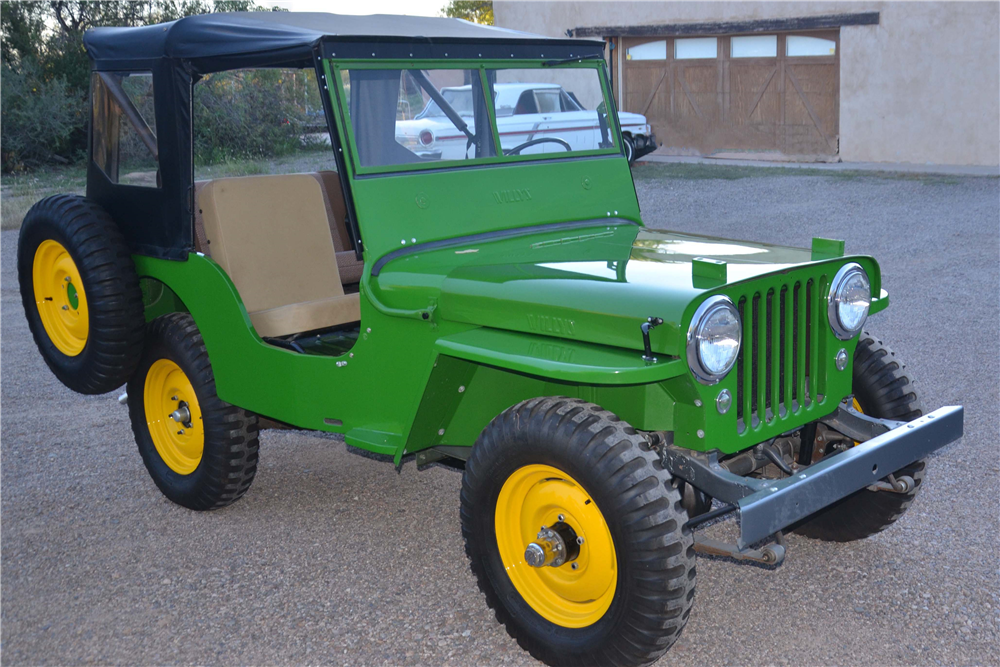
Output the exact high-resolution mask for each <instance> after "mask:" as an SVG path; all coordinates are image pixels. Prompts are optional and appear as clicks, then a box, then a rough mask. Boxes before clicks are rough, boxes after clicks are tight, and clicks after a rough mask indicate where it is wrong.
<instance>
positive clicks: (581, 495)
mask: <svg viewBox="0 0 1000 667" xmlns="http://www.w3.org/2000/svg"><path fill="white" fill-rule="evenodd" d="M687 518H688V516H687V513H686V512H685V511H684V509H683V508H682V507H681V499H680V495H679V494H678V492H677V490H676V489H674V488H673V486H672V485H671V484H670V474H669V473H668V472H667V471H666V470H664V469H663V467H662V465H661V464H660V462H659V459H658V457H657V456H656V454H655V453H654V452H652V451H650V449H649V446H648V443H647V441H646V439H645V438H644V437H643V436H642V435H640V434H638V433H637V432H636V431H635V430H634V429H633V428H631V427H630V426H629V425H628V424H626V423H624V422H622V421H621V420H619V419H618V417H616V416H615V415H613V414H612V413H610V412H607V411H605V410H603V409H601V408H600V407H598V406H596V405H593V404H590V403H586V402H584V401H581V400H577V399H569V398H537V399H532V400H529V401H525V402H523V403H519V404H518V405H515V406H514V407H512V408H509V409H508V410H506V411H504V412H503V413H502V414H501V415H500V416H499V417H497V418H496V419H494V420H493V421H492V422H491V423H490V425H489V426H487V427H486V429H485V430H484V431H483V433H482V435H480V437H479V440H478V441H477V442H476V445H475V447H474V448H473V450H472V455H471V457H470V458H469V460H468V462H467V463H466V468H465V473H464V476H463V480H462V534H463V536H464V538H465V549H466V553H467V554H468V556H469V559H470V562H471V567H472V571H473V573H474V574H475V576H476V578H477V580H478V583H479V588H480V589H481V590H482V591H483V593H484V594H485V596H486V601H487V604H489V606H490V607H491V608H493V610H494V611H495V613H496V616H497V619H498V620H499V621H500V622H501V623H503V624H504V625H505V626H506V628H507V632H508V633H509V634H510V635H511V636H512V637H514V638H515V639H516V640H517V641H518V643H519V644H520V645H521V646H522V647H523V648H524V649H526V650H527V651H528V652H530V653H531V654H532V655H533V656H534V657H535V658H537V659H539V660H542V661H543V662H546V663H548V664H550V665H580V664H601V665H645V664H648V663H650V662H652V661H654V660H656V659H657V658H658V657H659V656H661V655H662V654H663V653H664V652H666V650H667V649H668V648H669V647H670V646H671V645H672V644H673V643H674V641H676V640H677V637H678V636H679V635H680V633H681V630H682V629H683V628H684V625H685V623H686V622H687V619H688V615H689V614H690V612H691V606H692V603H693V600H694V586H695V554H694V547H693V536H692V534H691V531H690V530H688V529H685V528H684V524H685V522H686V521H687Z"/></svg>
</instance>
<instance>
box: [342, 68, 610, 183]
mask: <svg viewBox="0 0 1000 667" xmlns="http://www.w3.org/2000/svg"><path fill="white" fill-rule="evenodd" d="M546 62H547V61H545V60H454V61H443V60H353V59H351V60H348V59H343V60H334V59H324V60H323V69H324V72H325V74H326V81H328V82H330V83H331V84H332V86H331V88H332V90H330V91H329V93H330V95H331V98H332V99H331V102H332V106H333V109H334V121H335V122H336V123H337V124H338V125H339V128H340V129H341V131H342V133H343V136H344V137H345V138H346V139H347V141H346V142H345V146H344V148H345V149H347V151H348V153H349V155H348V156H347V159H346V160H345V162H346V163H347V166H348V169H349V171H350V173H351V175H352V177H354V176H358V177H362V176H379V175H390V174H399V173H408V172H425V171H440V170H443V169H472V168H481V167H489V166H497V165H508V164H515V163H519V162H538V161H540V160H544V161H551V160H560V161H561V160H579V159H589V158H594V157H611V156H624V153H623V147H622V138H621V128H620V127H619V123H618V114H617V112H616V106H615V104H614V102H613V97H612V94H611V87H610V84H609V82H608V76H607V68H606V63H605V62H604V60H603V59H592V60H583V61H578V62H571V63H565V64H560V65H557V66H556V67H558V68H559V69H570V68H573V69H593V70H597V76H598V77H599V79H600V85H601V93H602V95H603V97H604V104H605V109H606V110H608V113H607V119H608V131H609V132H610V133H611V135H612V138H613V140H614V144H615V145H614V146H612V147H608V148H595V149H587V150H579V151H572V152H569V153H566V154H565V155H561V154H558V153H535V154H528V155H504V154H503V148H502V147H501V145H500V134H499V129H498V127H497V116H496V108H495V105H494V104H492V103H490V104H487V105H486V112H487V115H488V116H489V120H490V125H491V130H492V133H493V141H494V143H495V147H496V155H495V156H491V157H480V158H471V159H468V160H439V161H428V162H426V163H416V164H394V165H381V166H362V165H361V163H360V160H359V159H358V155H359V154H358V149H357V144H356V141H355V136H354V128H353V126H352V125H351V118H350V111H349V109H348V108H347V104H346V102H347V93H346V90H345V89H344V85H343V78H342V75H341V73H342V72H345V71H350V70H352V69H355V70H358V69H400V70H405V69H411V70H412V69H416V70H434V69H461V70H471V71H478V72H479V85H480V86H482V89H483V90H484V91H488V90H489V82H488V76H487V70H505V69H538V70H542V69H552V68H553V67H552V66H551V65H546ZM567 94H568V93H567Z"/></svg>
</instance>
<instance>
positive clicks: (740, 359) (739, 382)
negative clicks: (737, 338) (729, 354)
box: [736, 297, 747, 433]
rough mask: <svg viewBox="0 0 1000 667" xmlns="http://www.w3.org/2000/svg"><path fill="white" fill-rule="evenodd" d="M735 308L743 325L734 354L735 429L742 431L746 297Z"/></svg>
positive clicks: (743, 427)
mask: <svg viewBox="0 0 1000 667" xmlns="http://www.w3.org/2000/svg"><path fill="white" fill-rule="evenodd" d="M736 310H738V311H739V313H740V323H741V325H742V326H743V336H742V338H743V341H742V343H741V344H740V351H739V354H737V355H736V423H737V429H738V430H739V432H740V433H742V432H743V431H744V430H745V429H746V426H745V424H744V422H743V418H744V410H743V401H744V399H745V393H746V392H744V390H743V381H744V375H745V374H746V369H745V367H746V349H747V346H746V340H747V336H746V326H747V325H746V322H747V312H746V311H747V299H746V297H742V298H740V300H739V301H738V302H737V303H736Z"/></svg>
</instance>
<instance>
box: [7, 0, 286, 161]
mask: <svg viewBox="0 0 1000 667" xmlns="http://www.w3.org/2000/svg"><path fill="white" fill-rule="evenodd" d="M275 10H277V8H268V7H262V6H260V5H258V4H257V2H256V0H135V1H131V0H94V1H92V2H91V1H88V0H45V1H43V0H22V1H21V2H6V1H4V2H0V61H2V64H3V72H2V76H3V78H4V79H5V81H4V85H3V86H2V101H0V104H2V106H3V110H4V125H5V126H6V124H7V123H8V121H9V122H10V123H12V125H11V127H10V128H7V127H4V135H3V136H4V143H5V145H4V147H3V164H2V167H3V170H4V171H8V170H10V169H16V168H24V167H31V166H34V165H38V164H41V163H43V162H46V161H48V160H50V159H53V158H54V156H57V155H58V156H61V158H57V159H61V160H62V161H65V160H66V159H73V158H75V157H77V156H78V155H80V154H82V153H83V151H84V150H85V149H86V139H87V130H86V123H87V113H86V100H87V96H88V92H89V87H90V60H89V59H88V58H87V52H86V50H85V49H84V47H83V33H84V32H86V31H87V30H89V29H90V28H94V27H98V26H132V27H134V26H143V25H149V24H153V23H163V22H166V21H173V20H176V19H179V18H182V17H185V16H191V15H193V14H207V13H209V12H242V11H275ZM278 11H280V10H278ZM8 77H10V82H9V83H10V85H7V83H8V82H7V81H6V79H7V78H8ZM27 98H31V99H27ZM47 108H51V109H53V111H52V113H51V118H46V117H44V116H45V114H46V109H47ZM8 111H10V114H8ZM35 116H37V117H35ZM67 124H68V125H67ZM33 126H38V127H39V128H40V130H39V132H38V136H39V137H44V138H45V141H44V142H43V143H39V142H38V141H35V140H34V139H32V140H31V141H29V140H28V139H23V140H22V138H23V137H24V136H25V135H24V132H25V131H29V130H30V128H31V127H33ZM67 127H68V128H69V129H68V130H67ZM25 128H27V129H25ZM8 130H9V131H8ZM29 134H30V132H29ZM46 147H47V148H46Z"/></svg>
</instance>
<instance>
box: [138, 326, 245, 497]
mask: <svg viewBox="0 0 1000 667" xmlns="http://www.w3.org/2000/svg"><path fill="white" fill-rule="evenodd" d="M128 407H129V417H130V418H131V420H132V431H133V432H134V433H135V440H136V443H137V444H138V445H139V453H140V454H141V455H142V460H143V463H145V464H146V469H147V470H148V471H149V474H150V476H151V477H152V478H153V481H154V482H155V483H156V486H157V487H159V489H160V491H162V492H163V495H165V496H166V497H167V498H169V499H170V500H172V501H174V502H175V503H177V504H178V505H183V506H184V507H187V508H189V509H193V510H213V509H218V508H220V507H225V506H226V505H230V504H232V503H234V502H236V501H237V500H239V499H240V498H241V497H242V496H243V494H244V493H246V492H247V490H248V489H249V488H250V484H251V483H252V482H253V478H254V476H255V475H256V473H257V450H258V446H259V445H258V440H257V433H258V425H257V416H256V415H255V414H253V413H251V412H247V411H246V410H243V409H241V408H238V407H236V406H234V405H230V404H228V403H226V402H225V401H223V400H221V399H220V398H219V397H218V396H217V395H216V393H215V377H214V376H213V374H212V367H211V364H209V361H208V352H207V350H206V349H205V344H204V342H203V341H202V338H201V334H200V333H198V328H197V327H196V326H195V324H194V320H192V319H191V316H190V315H187V314H185V313H171V314H169V315H164V316H162V317H158V318H157V319H155V320H153V321H152V322H151V323H150V325H149V335H148V337H147V340H146V350H145V353H144V354H143V358H142V361H141V362H140V364H139V369H138V370H137V371H136V373H135V375H134V376H133V377H132V379H131V380H129V383H128Z"/></svg>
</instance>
